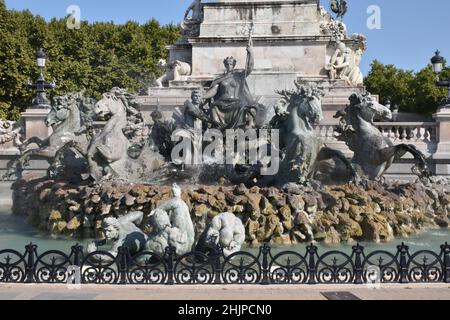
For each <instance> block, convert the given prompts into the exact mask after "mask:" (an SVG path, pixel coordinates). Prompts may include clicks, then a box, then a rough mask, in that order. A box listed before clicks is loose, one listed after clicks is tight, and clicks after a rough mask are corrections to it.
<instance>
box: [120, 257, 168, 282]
mask: <svg viewBox="0 0 450 320" xmlns="http://www.w3.org/2000/svg"><path fill="white" fill-rule="evenodd" d="M166 279H167V264H166V263H165V261H164V259H163V258H162V257H161V256H160V255H158V254H156V253H152V252H141V253H139V254H137V255H136V256H134V257H133V258H132V260H131V263H130V268H129V270H128V281H129V283H132V284H164V283H165V282H166Z"/></svg>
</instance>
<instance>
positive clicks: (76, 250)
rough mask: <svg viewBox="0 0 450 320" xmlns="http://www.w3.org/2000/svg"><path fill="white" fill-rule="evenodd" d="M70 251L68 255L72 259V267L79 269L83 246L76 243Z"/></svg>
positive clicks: (81, 261)
mask: <svg viewBox="0 0 450 320" xmlns="http://www.w3.org/2000/svg"><path fill="white" fill-rule="evenodd" d="M71 251H72V252H71V253H70V255H71V256H72V257H73V265H74V266H77V267H81V264H82V263H83V246H81V245H80V244H78V243H77V244H76V245H74V246H73V247H72V248H71Z"/></svg>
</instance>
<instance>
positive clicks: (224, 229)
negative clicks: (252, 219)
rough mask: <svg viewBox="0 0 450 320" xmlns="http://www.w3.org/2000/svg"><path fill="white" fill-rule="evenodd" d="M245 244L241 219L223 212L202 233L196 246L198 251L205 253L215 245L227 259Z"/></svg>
mask: <svg viewBox="0 0 450 320" xmlns="http://www.w3.org/2000/svg"><path fill="white" fill-rule="evenodd" d="M244 242H245V227H244V224H243V223H242V221H241V219H239V218H238V217H236V216H235V215H234V214H233V213H230V212H224V213H221V214H219V215H217V216H216V217H214V218H213V219H212V221H211V224H210V225H209V226H208V227H207V228H206V230H205V231H204V232H203V234H202V236H201V237H200V239H199V243H198V244H197V248H196V249H197V250H198V251H207V250H208V249H211V248H213V247H215V246H217V245H220V246H221V248H222V249H223V254H224V255H225V256H226V257H228V256H230V255H232V254H233V253H236V252H239V251H240V250H241V246H242V244H243V243H244Z"/></svg>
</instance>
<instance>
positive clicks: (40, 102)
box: [28, 48, 56, 109]
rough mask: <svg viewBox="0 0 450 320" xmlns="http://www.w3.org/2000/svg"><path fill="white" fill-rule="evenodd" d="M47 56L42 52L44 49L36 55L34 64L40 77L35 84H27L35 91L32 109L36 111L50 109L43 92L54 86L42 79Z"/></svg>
mask: <svg viewBox="0 0 450 320" xmlns="http://www.w3.org/2000/svg"><path fill="white" fill-rule="evenodd" d="M46 59H47V56H46V54H45V52H44V49H42V48H40V49H39V50H38V51H37V53H36V64H37V66H38V68H39V69H40V75H39V77H38V79H37V80H36V83H34V84H31V83H29V84H28V85H29V87H30V88H32V89H36V97H35V98H34V99H33V107H34V108H36V109H50V101H49V100H48V99H47V96H46V95H45V90H51V89H54V88H55V86H56V84H55V82H53V83H48V82H47V81H45V79H44V68H45V63H46V61H47V60H46Z"/></svg>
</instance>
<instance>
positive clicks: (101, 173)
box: [61, 88, 164, 181]
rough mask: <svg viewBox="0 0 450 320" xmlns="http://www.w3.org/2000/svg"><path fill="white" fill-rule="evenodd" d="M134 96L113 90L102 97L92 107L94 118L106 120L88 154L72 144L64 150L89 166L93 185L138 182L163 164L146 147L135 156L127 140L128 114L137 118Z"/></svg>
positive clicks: (74, 143)
mask: <svg viewBox="0 0 450 320" xmlns="http://www.w3.org/2000/svg"><path fill="white" fill-rule="evenodd" d="M134 100H135V99H134V96H133V95H131V94H129V93H128V92H127V91H126V90H124V89H120V88H113V89H112V90H111V91H109V92H106V93H104V94H103V98H102V99H101V100H100V101H98V102H97V104H96V105H95V106H94V113H95V115H96V116H97V118H100V119H101V118H103V119H105V120H107V122H106V125H105V126H104V127H103V129H102V130H101V131H100V132H99V133H97V134H96V135H94V137H93V138H92V140H91V143H90V145H89V148H88V149H87V150H83V149H82V148H80V147H79V145H78V144H77V143H76V142H74V141H72V142H70V143H68V144H67V145H66V146H65V147H64V148H63V149H61V150H64V149H67V148H69V149H76V150H77V151H78V152H79V153H80V154H81V155H82V156H83V157H85V158H86V160H87V162H88V171H89V174H86V175H83V178H84V179H88V178H89V177H91V178H92V179H94V180H95V181H103V180H111V179H124V180H129V179H140V178H143V177H144V174H145V173H152V172H153V171H155V170H156V169H159V168H160V167H161V165H162V164H163V163H164V159H163V158H162V156H160V155H159V154H157V153H156V152H154V151H153V150H151V148H150V147H149V144H148V143H147V144H146V145H145V146H143V147H142V151H141V152H140V153H139V154H138V155H137V156H136V157H133V158H132V157H131V156H130V154H131V153H133V154H135V150H132V147H135V146H132V144H131V142H130V140H129V139H128V138H127V137H126V135H125V133H124V131H126V129H127V127H128V125H129V123H128V114H130V115H136V113H137V111H136V109H135V108H134Z"/></svg>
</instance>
